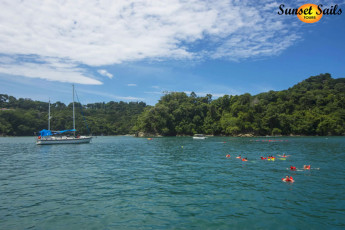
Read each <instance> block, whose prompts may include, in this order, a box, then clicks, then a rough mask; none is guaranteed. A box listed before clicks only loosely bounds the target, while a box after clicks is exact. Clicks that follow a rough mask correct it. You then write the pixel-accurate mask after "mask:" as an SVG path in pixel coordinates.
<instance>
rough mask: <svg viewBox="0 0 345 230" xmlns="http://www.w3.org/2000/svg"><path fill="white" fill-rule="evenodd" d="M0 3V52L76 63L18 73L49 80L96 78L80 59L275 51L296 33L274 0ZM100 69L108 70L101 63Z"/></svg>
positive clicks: (107, 61)
mask: <svg viewBox="0 0 345 230" xmlns="http://www.w3.org/2000/svg"><path fill="white" fill-rule="evenodd" d="M0 9H1V14H0V25H1V27H0V54H5V55H7V56H12V55H19V56H26V55H34V57H33V58H34V59H35V61H37V60H43V62H45V63H46V62H49V59H54V60H55V59H58V60H64V62H54V63H57V64H58V66H53V65H52V64H49V65H48V64H43V67H41V68H42V69H43V70H45V71H48V70H51V71H53V70H55V69H58V70H61V69H62V70H64V67H63V66H59V65H65V63H71V65H74V66H75V67H73V68H70V67H68V68H67V69H68V70H69V71H70V72H69V73H70V75H69V76H70V77H69V78H68V77H66V79H65V78H63V77H62V78H58V77H56V76H55V75H54V76H52V75H51V74H50V75H49V76H45V77H44V76H42V74H39V73H31V74H23V76H27V77H34V76H38V77H40V78H45V79H48V80H54V81H55V80H59V79H60V81H72V80H71V77H73V78H74V77H76V79H79V80H78V81H81V80H80V79H81V78H82V77H85V78H88V81H89V82H91V83H92V82H94V84H99V83H100V82H99V81H98V80H95V79H93V77H87V76H84V75H83V74H82V72H83V71H86V68H85V67H81V66H86V67H90V66H91V67H101V66H105V65H112V64H116V63H122V62H127V61H138V60H143V59H154V60H159V59H165V58H174V59H181V58H183V59H191V58H215V59H219V58H222V59H229V60H233V61H239V60H243V59H247V58H253V57H261V56H269V55H277V54H279V53H280V52H282V51H283V50H285V49H287V48H288V47H289V46H291V45H292V44H293V43H294V42H295V41H296V40H297V39H298V38H299V35H298V34H297V32H295V30H294V29H293V28H294V27H295V26H294V24H293V23H290V22H288V21H287V20H291V19H289V18H291V17H285V16H279V15H277V13H276V11H277V10H278V5H277V3H276V1H274V0H262V1H260V5H258V4H257V3H255V4H254V3H251V2H250V1H238V0H232V1H229V0H217V1H198V0H189V1H182V0H160V1H144V0H123V1H106V0H104V1H96V0H90V1H82V0H74V1H38V0H33V1H19V0H3V1H1V2H0ZM294 20H295V21H296V19H295V18H294ZM200 44H201V45H200ZM195 47H197V48H195ZM7 61H8V60H7ZM22 62H25V61H23V60H22ZM25 65H26V64H25ZM27 65H29V66H30V65H34V66H35V67H39V64H38V63H37V64H33V63H32V62H29V63H27ZM76 66H78V67H76ZM14 67H18V65H17V64H13V65H10V64H8V65H2V67H1V69H0V70H1V72H3V73H12V72H14V71H13V70H14ZM81 68H84V70H81ZM22 72H23V73H24V72H25V71H22ZM31 72H34V70H31ZM37 72H38V71H37ZM62 72H63V71H62ZM99 73H100V74H102V75H104V76H107V77H109V78H112V76H113V75H112V74H110V73H108V72H107V71H106V70H104V69H100V70H99ZM61 79H62V80H61ZM68 79H69V80H68ZM84 80H85V79H84Z"/></svg>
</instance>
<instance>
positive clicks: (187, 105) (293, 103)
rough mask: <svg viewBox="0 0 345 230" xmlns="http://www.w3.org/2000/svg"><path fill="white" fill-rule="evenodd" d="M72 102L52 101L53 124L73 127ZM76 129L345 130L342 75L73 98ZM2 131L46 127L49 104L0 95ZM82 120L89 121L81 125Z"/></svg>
mask: <svg viewBox="0 0 345 230" xmlns="http://www.w3.org/2000/svg"><path fill="white" fill-rule="evenodd" d="M71 107H72V104H69V105H65V104H64V103H61V102H55V103H53V104H52V105H51V116H52V119H51V129H52V130H63V129H70V128H72V109H71ZM76 108H77V111H76V113H77V114H84V118H83V117H82V116H77V118H76V126H77V130H78V131H79V133H80V134H86V133H88V132H90V133H92V134H93V135H100V134H104V135H122V134H134V133H138V132H143V133H146V134H148V135H163V136H175V135H193V134H196V133H204V134H209V135H231V136H237V135H241V134H251V135H345V125H344V124H345V78H338V79H333V78H332V77H331V75H330V74H320V75H318V76H312V77H310V78H308V79H306V80H304V81H302V82H300V83H298V84H296V85H295V86H293V87H291V88H289V89H287V90H282V91H269V92H265V93H260V94H257V95H250V94H249V93H246V94H243V95H235V96H231V95H224V96H223V97H219V98H217V99H212V95H210V94H208V95H206V96H204V97H198V96H197V95H196V94H195V93H194V92H192V93H191V94H190V95H187V94H186V93H184V92H172V93H167V94H166V95H164V96H162V97H161V99H160V100H159V101H158V103H157V104H156V105H155V106H147V105H146V104H145V103H144V102H129V103H125V102H122V101H120V102H114V101H110V102H108V103H105V102H102V103H92V104H87V105H81V104H79V103H76ZM0 109H1V110H0V135H32V134H33V133H34V132H37V131H39V130H41V129H43V128H47V119H48V114H47V112H48V103H47V102H40V101H33V100H31V99H23V98H19V99H16V98H15V97H13V96H8V95H5V94H0ZM85 121H86V123H87V126H86V125H85Z"/></svg>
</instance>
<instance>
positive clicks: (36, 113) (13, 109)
mask: <svg viewBox="0 0 345 230" xmlns="http://www.w3.org/2000/svg"><path fill="white" fill-rule="evenodd" d="M48 106H49V104H48V103H47V102H40V101H32V100H30V99H23V98H20V99H16V98H15V97H12V96H8V95H5V94H0V136H1V135H3V136H4V135H11V136H13V135H15V136H23V135H33V134H34V133H35V132H36V133H38V131H40V130H42V129H47V126H48ZM72 106H73V105H72V103H71V104H69V105H65V104H64V103H61V102H56V103H52V104H51V106H50V107H51V120H50V124H51V129H52V130H64V129H71V128H72V127H73V119H72ZM145 107H146V104H145V103H144V102H129V103H125V102H122V101H120V102H113V101H111V102H108V103H104V102H103V103H93V104H87V105H81V104H80V103H75V111H76V114H77V115H76V129H77V131H78V133H79V134H93V135H103V134H104V135H121V134H128V133H130V132H131V129H132V127H133V124H135V122H136V120H137V117H138V115H139V114H140V113H142V112H143V110H144V108H145Z"/></svg>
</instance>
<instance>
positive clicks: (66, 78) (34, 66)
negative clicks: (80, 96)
mask: <svg viewBox="0 0 345 230" xmlns="http://www.w3.org/2000/svg"><path fill="white" fill-rule="evenodd" d="M0 73H4V74H9V75H15V76H24V77H29V78H40V79H45V80H49V81H60V82H66V83H78V84H85V85H101V84H102V82H100V81H98V80H96V79H94V78H92V77H89V76H87V74H86V73H85V71H84V70H83V69H81V68H78V67H77V66H75V65H73V64H67V63H63V62H58V61H57V62H45V63H34V62H28V61H27V62H19V63H18V62H16V63H6V62H2V63H1V61H0Z"/></svg>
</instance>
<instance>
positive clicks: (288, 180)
mask: <svg viewBox="0 0 345 230" xmlns="http://www.w3.org/2000/svg"><path fill="white" fill-rule="evenodd" d="M278 156H280V157H289V156H290V155H285V153H284V154H283V155H278ZM226 157H227V158H229V157H231V156H230V154H227V155H226ZM236 158H237V159H241V160H242V161H248V159H247V157H244V158H242V156H241V155H239V156H237V157H236ZM260 158H261V160H274V159H275V157H274V156H272V155H271V156H268V157H263V156H261V157H260ZM296 169H297V168H296V167H295V166H290V170H291V171H296ZM303 169H304V170H310V165H303ZM282 181H284V182H294V181H295V180H294V179H293V178H292V176H286V177H285V178H282Z"/></svg>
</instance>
